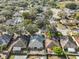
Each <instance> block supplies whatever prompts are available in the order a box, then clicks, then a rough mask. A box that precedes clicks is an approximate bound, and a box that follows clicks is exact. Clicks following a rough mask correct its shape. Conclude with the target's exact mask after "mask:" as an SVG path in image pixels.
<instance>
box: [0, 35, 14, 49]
mask: <svg viewBox="0 0 79 59" xmlns="http://www.w3.org/2000/svg"><path fill="white" fill-rule="evenodd" d="M12 38H13V35H9V34H3V35H1V36H0V49H3V48H5V47H7V46H8V45H9V43H10V42H11V40H12Z"/></svg>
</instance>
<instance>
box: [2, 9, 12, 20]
mask: <svg viewBox="0 0 79 59" xmlns="http://www.w3.org/2000/svg"><path fill="white" fill-rule="evenodd" d="M1 13H2V15H3V16H5V18H6V19H10V18H12V15H13V13H12V11H11V10H3V11H2V12H1Z"/></svg>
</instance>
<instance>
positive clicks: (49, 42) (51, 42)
mask: <svg viewBox="0 0 79 59" xmlns="http://www.w3.org/2000/svg"><path fill="white" fill-rule="evenodd" d="M55 46H58V47H59V42H58V41H56V40H54V39H53V40H50V39H46V40H45V47H46V48H47V51H48V53H53V51H52V48H53V47H55Z"/></svg>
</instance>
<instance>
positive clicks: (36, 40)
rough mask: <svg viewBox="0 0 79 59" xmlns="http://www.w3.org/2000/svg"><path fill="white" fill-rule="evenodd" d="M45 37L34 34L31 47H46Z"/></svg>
mask: <svg viewBox="0 0 79 59" xmlns="http://www.w3.org/2000/svg"><path fill="white" fill-rule="evenodd" d="M44 40H45V38H44V37H43V36H42V35H33V36H31V38H30V43H29V46H28V47H29V49H42V48H44V46H43V42H44Z"/></svg>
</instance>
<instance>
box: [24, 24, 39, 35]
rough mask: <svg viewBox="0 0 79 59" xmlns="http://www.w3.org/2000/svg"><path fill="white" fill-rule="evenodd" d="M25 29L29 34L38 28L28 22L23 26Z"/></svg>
mask: <svg viewBox="0 0 79 59" xmlns="http://www.w3.org/2000/svg"><path fill="white" fill-rule="evenodd" d="M25 29H26V31H28V32H29V33H30V34H31V35H32V34H34V33H36V32H38V28H37V26H36V25H35V24H28V25H27V27H25Z"/></svg>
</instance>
